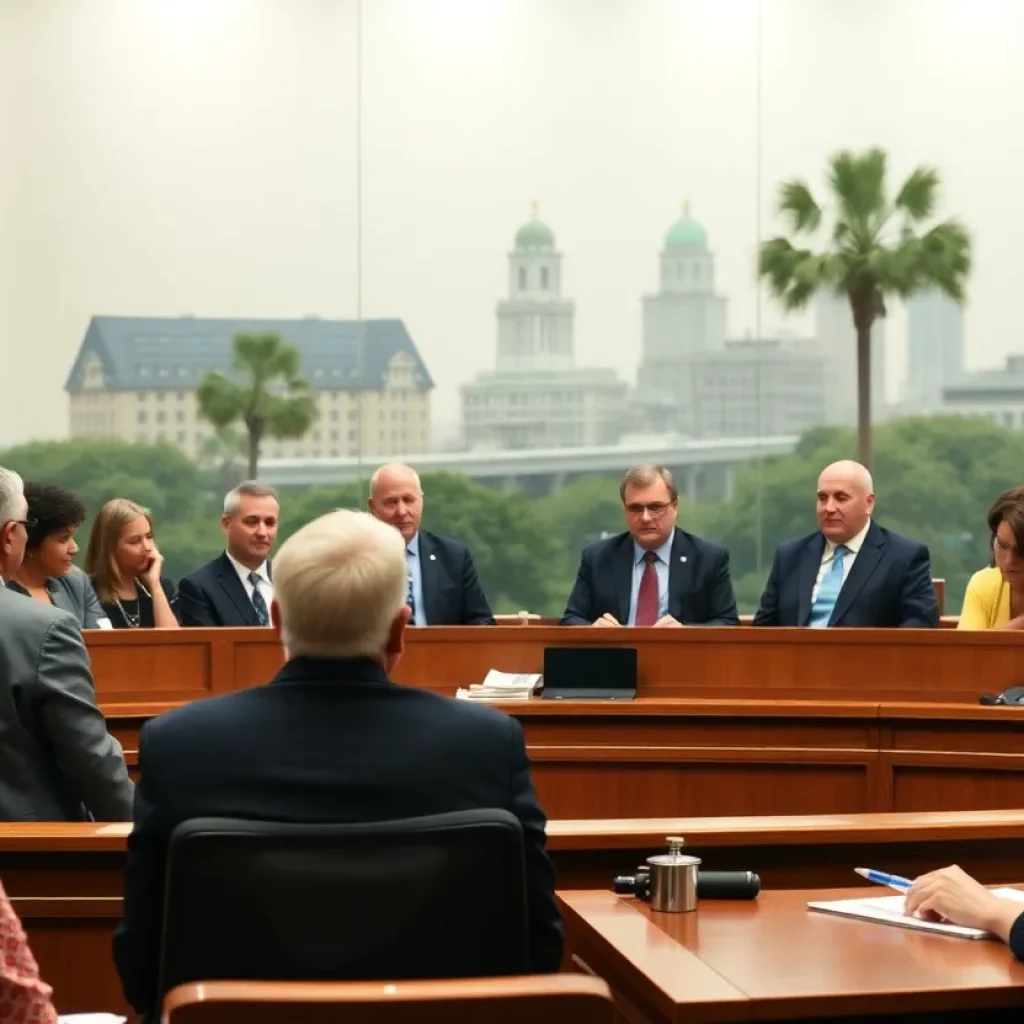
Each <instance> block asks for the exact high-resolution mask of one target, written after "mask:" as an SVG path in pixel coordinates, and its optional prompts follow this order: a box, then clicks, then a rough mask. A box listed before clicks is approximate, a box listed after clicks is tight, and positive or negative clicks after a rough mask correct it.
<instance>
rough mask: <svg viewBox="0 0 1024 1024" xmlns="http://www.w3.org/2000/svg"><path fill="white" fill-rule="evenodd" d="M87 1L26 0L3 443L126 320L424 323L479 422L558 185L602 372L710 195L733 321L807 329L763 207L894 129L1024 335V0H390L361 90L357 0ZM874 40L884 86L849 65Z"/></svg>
mask: <svg viewBox="0 0 1024 1024" xmlns="http://www.w3.org/2000/svg"><path fill="white" fill-rule="evenodd" d="M82 6H84V5H70V4H56V3H53V4H32V5H25V4H20V3H17V2H15V0H0V40H3V41H2V42H0V57H2V58H3V59H2V60H0V124H2V125H3V127H4V129H6V130H5V131H4V137H5V138H7V139H9V140H10V159H9V160H8V161H6V162H5V166H4V168H3V170H2V171H0V212H2V215H3V223H4V224H5V227H6V230H5V231H4V232H3V234H2V237H0V268H3V270H4V273H3V274H0V278H2V283H0V317H2V320H0V322H2V323H3V324H4V325H5V329H4V335H3V341H2V342H0V345H2V353H3V357H4V359H5V368H6V369H7V371H8V372H6V373H5V374H4V375H3V377H4V382H3V383H0V438H2V439H3V443H14V442H15V441H19V440H23V439H25V438H27V437H30V436H40V437H54V436H62V434H63V426H64V424H65V423H66V405H64V401H65V400H64V398H63V396H62V394H61V392H60V388H61V385H62V383H63V378H64V376H65V375H66V373H67V369H68V367H69V366H70V364H71V361H72V359H73V356H74V352H75V350H76V349H77V347H78V345H79V344H80V342H81V339H82V336H83V334H84V331H85V328H86V325H87V323H88V321H89V318H90V317H91V316H92V315H102V314H122V315H140V316H178V315H181V314H184V313H193V314H195V315H197V316H210V317H216V316H244V317H281V318H289V317H302V316H305V315H309V314H311V313H317V314H319V315H321V316H322V317H324V318H338V319H348V320H350V319H354V318H355V317H356V316H357V315H361V316H362V317H364V318H367V319H369V318H380V317H396V318H401V319H402V320H403V321H404V322H405V323H406V324H407V325H408V328H409V330H410V333H411V334H412V335H413V336H414V337H415V338H416V339H417V342H418V344H419V345H420V347H421V350H422V353H423V357H424V359H425V361H426V363H427V365H428V366H429V367H430V370H431V373H432V374H433V376H434V377H435V378H436V379H437V380H438V382H439V385H440V386H439V388H438V392H437V393H436V395H435V397H434V400H433V415H434V419H435V421H446V420H449V421H454V420H457V419H458V389H459V386H460V384H462V383H464V382H465V381H467V380H469V379H471V378H472V377H473V375H474V374H475V373H477V372H479V371H481V370H485V369H487V368H488V366H490V365H492V361H493V353H494V348H493V307H494V301H495V299H496V298H497V297H498V296H500V295H501V294H502V285H503V281H504V275H505V258H504V257H505V254H506V253H507V251H508V248H509V246H510V243H511V240H512V236H513V233H514V231H515V227H516V225H518V224H520V223H522V222H523V220H525V219H526V217H527V215H528V213H529V207H530V203H531V201H533V200H537V201H538V202H539V204H540V215H541V217H542V218H543V219H544V220H545V221H547V222H548V223H550V224H551V226H552V228H553V229H554V231H555V232H556V234H557V237H558V243H559V248H560V250H561V251H562V252H563V253H565V255H566V257H567V270H566V280H565V282H564V290H565V292H566V294H570V295H572V296H573V298H574V299H575V301H576V303H577V315H576V337H577V359H578V361H579V362H580V363H581V364H586V365H592V366H608V367H610V368H612V369H614V370H616V371H617V372H619V373H621V374H622V375H623V376H624V377H625V378H626V379H627V380H628V381H629V382H630V383H633V382H634V381H635V377H636V366H637V363H638V355H639V346H640V339H641V331H640V327H641V297H642V296H643V295H644V294H648V293H650V292H651V291H652V290H653V288H654V286H655V284H656V281H657V249H658V243H659V240H660V238H661V236H662V234H663V233H664V231H665V229H666V227H667V226H668V224H670V223H671V221H672V220H673V218H674V217H675V216H677V215H678V210H679V208H680V204H681V202H682V201H683V200H685V199H686V198H689V199H690V201H691V212H692V215H693V216H694V217H695V218H697V219H698V220H699V221H700V222H701V223H702V224H704V225H705V226H706V227H707V230H708V232H709V234H710V236H711V248H712V250H713V251H714V254H715V258H716V262H717V266H718V290H719V291H720V293H721V294H724V295H727V296H728V297H729V300H730V314H729V322H728V328H727V333H728V336H729V337H731V338H742V337H744V336H746V335H748V334H749V335H751V336H760V337H766V338H767V337H773V336H778V334H779V332H780V330H784V329H785V330H788V331H790V332H791V333H797V334H800V335H803V336H809V335H810V334H811V333H812V330H811V328H810V323H811V319H810V314H808V315H807V316H805V317H798V318H793V319H791V320H787V319H785V318H783V317H782V316H781V314H780V312H779V310H778V309H777V308H776V307H775V306H774V305H773V304H772V303H771V302H770V301H768V300H767V299H766V298H764V296H763V294H761V292H760V290H759V288H758V287H757V284H756V281H755V275H754V266H755V253H756V247H757V242H758V238H759V233H758V230H757V227H758V223H759V222H758V207H760V229H761V230H760V237H762V238H763V237H767V236H770V235H771V234H773V233H775V232H776V225H775V221H774V217H773V214H772V209H773V205H774V196H775V191H776V189H777V187H778V183H779V182H780V181H782V180H785V179H788V178H791V177H793V176H799V175H802V176H806V177H807V178H808V179H809V180H810V181H811V182H812V184H813V185H814V186H815V188H816V189H820V182H821V178H822V175H823V172H824V167H825V161H826V159H827V157H828V155H829V154H830V153H832V152H833V151H835V150H837V149H840V148H860V147H862V146H866V145H871V144H878V145H881V146H883V147H884V148H886V149H888V150H889V151H890V153H891V154H892V165H893V166H892V173H893V176H894V179H898V178H899V177H900V176H901V175H902V174H904V173H905V172H906V171H907V170H909V169H910V168H911V167H913V166H915V165H917V164H920V163H928V164H934V165H935V166H937V167H938V169H939V171H940V173H941V175H942V180H943V185H944V189H943V197H942V205H941V209H940V211H939V212H940V215H941V216H947V215H949V216H957V217H960V218H961V219H963V220H964V221H965V222H966V223H967V224H968V226H969V227H970V229H971V231H972V235H973V237H974V242H975V266H976V269H975V272H974V274H973V275H972V279H971V282H970V301H969V304H968V306H967V308H966V311H965V330H966V334H967V337H968V344H967V364H968V367H969V368H973V367H977V366H985V365H995V364H998V363H999V362H1000V361H1001V360H1002V358H1003V357H1004V356H1005V355H1007V354H1009V353H1010V352H1012V351H1014V350H1015V349H1018V348H1020V347H1021V345H1020V342H1019V341H1018V339H1017V338H1016V337H1015V336H1014V332H1013V331H1012V330H1009V331H1008V330H1006V329H1005V328H1004V327H1003V326H1002V325H1003V322H1004V321H1008V322H1010V323H1012V320H1010V319H1009V314H1008V309H1009V307H1008V301H1009V300H1008V298H1007V297H1008V296H1010V295H1012V294H1013V288H1014V282H1013V269H1012V266H1011V264H1010V261H1008V260H1006V259H1005V258H1004V256H1003V254H1004V253H1006V252H1009V251H1012V250H1011V245H1012V244H1013V242H1014V240H1015V232H1014V230H1013V229H1014V227H1015V226H1016V221H1017V220H1019V219H1020V216H1018V215H1015V214H1014V213H1013V212H1012V211H1011V212H1010V214H1009V215H1008V214H1007V213H1006V210H1005V203H1004V201H1003V198H1002V197H1003V196H1004V195H1006V194H1012V188H1013V180H1012V179H1013V174H1014V168H1015V167H1016V166H1018V165H1019V163H1018V161H1019V157H1020V156H1021V155H1024V142H1022V141H1021V140H1020V139H1019V138H1017V137H1016V135H1015V133H1013V132H992V131H991V130H990V129H991V125H992V123H993V118H980V117H978V116H976V115H977V111H979V110H981V109H986V110H987V109H989V108H990V107H991V106H992V98H993V97H997V100H996V103H995V113H994V115H993V117H994V119H995V121H996V122H999V121H1000V120H1001V119H1002V120H1005V118H1006V114H1005V113H1001V112H1004V111H1005V112H1007V113H1008V112H1009V111H1011V110H1014V109H1016V108H1017V107H1018V106H1019V102H1020V100H1021V99H1024V76H1022V74H1021V73H1020V71H1019V70H1018V69H1017V68H1016V61H1015V57H1014V54H1013V47H1012V45H1011V40H1012V39H1014V38H1019V35H1020V30H1021V29H1024V11H1022V10H1020V9H1018V8H1017V7H1015V6H1014V5H1012V4H1010V3H1006V2H1003V3H1000V2H997V0H991V2H989V3H987V4H967V3H966V2H959V0H956V2H954V0H943V2H934V3H928V5H927V15H925V13H924V12H925V10H926V8H925V4H924V2H920V0H902V2H901V3H900V4H887V3H884V2H881V0H869V2H865V3H862V4H859V5H856V9H854V8H851V7H850V5H847V4H842V3H839V2H837V0H817V2H808V0H779V2H773V3H771V4H763V5H761V31H760V40H759V38H758V33H757V16H756V15H757V10H758V6H759V5H758V4H757V3H756V2H755V0H728V2H717V0H716V2H714V3H712V2H710V0H708V2H697V0H690V2H687V0H677V2H675V0H674V2H668V0H637V2H634V3H632V4H624V3H620V2H618V0H606V2H602V3H600V4H597V3H583V2H581V0H550V2H545V3H541V2H529V0H522V2H519V3H516V4H512V3H509V2H499V0H494V2H492V3H486V4H485V3H479V4H467V3H465V2H455V0H432V2H431V3H413V2H408V0H375V2H374V3H373V4H364V10H363V22H362V58H363V71H362V79H361V88H360V89H359V90H357V89H356V84H357V83H356V74H355V64H354V58H355V55H356V39H357V33H356V19H355V15H356V5H355V4H354V3H353V2H348V0H338V2H331V0H315V2H314V0H289V2H287V3H284V2H278V0H260V2H259V3H258V4H248V5H244V6H245V13H243V5H242V4H240V3H238V2H228V0H205V2H204V3H198V2H194V0H181V3H179V4H175V5H169V4H163V3H157V2H156V0H146V2H143V3H126V2H122V0H94V2H93V3H90V5H89V11H88V13H85V12H83V10H82ZM243 26H244V27H243ZM5 47H6V48H8V49H7V50H4V49H3V48H5ZM863 52H871V53H872V55H873V59H872V74H871V76H870V78H869V79H864V78H863V76H857V75H846V76H844V75H837V74H836V67H841V66H845V65H844V62H847V61H852V60H853V59H854V58H855V57H856V56H857V55H858V54H861V53H863ZM758 66H760V78H758V77H757V73H756V72H757V67H758ZM908 66H912V67H913V68H914V71H915V73H914V74H913V75H907V74H906V73H905V72H906V69H907V67H908ZM513 70H514V71H515V74H510V72H511V71H513ZM809 80H813V81H817V82H819V83H820V85H819V88H818V89H816V90H808V89H807V88H806V83H807V81H809ZM865 100H867V102H865ZM359 103H361V104H362V106H361V111H362V137H361V148H360V146H359V145H358V143H359V141H360V140H359V139H358V137H357V135H356V127H357V118H356V111H357V105H358V104H359ZM826 113H827V116H826ZM758 139H759V140H760V148H759V147H758ZM758 170H759V171H760V173H758ZM357 171H359V172H361V174H362V182H363V186H362V192H361V194H360V193H357V191H356V179H357ZM357 196H358V197H359V203H358V208H357ZM360 224H361V227H362V242H361V246H360V245H359V242H358V229H359V226H360ZM905 320H906V317H905V312H904V311H903V310H902V309H900V308H897V309H895V310H894V316H893V317H892V318H891V319H890V321H889V323H888V330H887V335H888V340H889V345H888V347H887V353H886V371H887V372H886V377H887V378H888V381H889V387H888V388H887V392H888V396H889V397H890V398H894V397H896V395H897V394H898V387H899V384H900V382H901V381H902V379H903V376H904V374H903V369H904V366H905V352H906V349H905V344H904V338H905V334H906V325H905ZM26 382H28V383H27V384H26ZM58 403H60V404H59V405H58Z"/></svg>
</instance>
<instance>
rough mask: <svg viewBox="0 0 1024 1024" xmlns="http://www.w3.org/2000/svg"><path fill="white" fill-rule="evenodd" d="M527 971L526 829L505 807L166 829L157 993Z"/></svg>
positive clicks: (197, 823)
mask: <svg viewBox="0 0 1024 1024" xmlns="http://www.w3.org/2000/svg"><path fill="white" fill-rule="evenodd" d="M529 969H530V963H529V939H528V930H527V910H526V878H525V869H524V862H523V834H522V827H521V826H520V824H519V822H518V820H517V819H516V818H515V816H514V815H512V814H509V813H508V812H507V811H503V810H475V811H458V812H454V813H451V814H438V815H431V816H429V817H423V818H409V819H406V820H404V821H382V822H375V823H370V824H353V825H294V824H283V823H280V822H260V821H241V820H232V819H227V818H197V819H194V820H192V821H186V822H183V823H182V824H181V825H179V826H178V827H177V828H176V829H175V830H174V833H173V834H172V836H171V843H170V851H169V855H168V862H167V885H166V896H165V906H164V930H163V941H162V949H161V958H160V998H161V999H162V998H163V996H164V995H165V994H166V993H167V992H169V991H170V990H171V989H172V988H174V987H175V986H176V985H180V984H183V983H185V982H192V981H205V980H224V979H231V980H264V981H317V980H319V981H328V980H330V981H358V980H365V981H377V980H382V979H391V980H398V979H417V978H453V977H487V976H498V975H508V974H525V973H527V972H528V971H529Z"/></svg>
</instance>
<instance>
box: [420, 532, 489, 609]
mask: <svg viewBox="0 0 1024 1024" xmlns="http://www.w3.org/2000/svg"><path fill="white" fill-rule="evenodd" d="M419 558H420V574H421V576H422V579H423V605H424V610H425V612H426V616H427V625H428V626H493V625H494V616H493V615H492V614H491V606H490V605H489V604H488V603H487V595H486V594H484V588H483V587H482V586H481V585H480V579H479V577H478V576H477V574H476V566H475V565H474V564H473V556H472V554H470V551H469V548H467V547H466V545H465V544H460V543H459V542H458V541H457V540H449V539H448V538H447V537H438V536H437V534H434V533H427V532H426V531H425V530H420V544H419Z"/></svg>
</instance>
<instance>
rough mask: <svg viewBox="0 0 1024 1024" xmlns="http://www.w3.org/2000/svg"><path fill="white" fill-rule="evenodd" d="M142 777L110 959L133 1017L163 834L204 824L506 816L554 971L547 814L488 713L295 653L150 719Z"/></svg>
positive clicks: (515, 736) (504, 728)
mask: <svg viewBox="0 0 1024 1024" xmlns="http://www.w3.org/2000/svg"><path fill="white" fill-rule="evenodd" d="M139 769H140V772H141V776H142V777H141V781H140V782H139V785H138V788H137V791H136V797H135V827H134V829H133V831H132V834H131V836H130V838H129V840H128V859H127V863H126V865H125V879H124V916H123V918H122V920H121V923H120V924H119V925H118V927H117V931H116V932H115V935H114V960H115V962H116V964H117V969H118V972H119V973H120V975H121V981H122V983H123V985H124V991H125V996H126V997H127V999H128V1002H129V1003H131V1004H132V1005H133V1006H134V1007H135V1009H136V1010H138V1011H139V1012H140V1013H149V1012H153V1011H156V1010H158V1009H159V1007H158V1005H157V973H158V957H159V953H160V933H161V927H162V921H161V915H162V908H163V898H164V871H165V865H166V857H167V846H168V839H169V837H170V834H171V832H172V830H173V829H174V827H175V826H176V825H178V824H179V823H180V822H182V821H185V820H187V819H190V818H197V817H202V816H206V815H212V816H215V817H228V818H250V819H251V818H257V819H263V820H269V821H287V822H338V823H344V822H368V821H386V820H392V819H400V818H410V817H419V816H421V815H427V814H441V813H444V812H447V811H458V810H472V809H483V808H493V807H500V808H504V809H506V810H509V811H511V813H513V814H514V815H515V816H516V817H517V818H518V819H519V821H520V822H521V823H522V826H523V835H524V840H525V855H526V877H527V891H528V898H529V915H530V921H529V929H530V931H529V934H530V944H531V959H532V964H531V967H532V969H533V970H534V971H540V972H551V971H557V970H558V969H559V967H560V964H561V957H562V924H561V919H560V917H559V913H558V910H557V908H556V905H555V901H554V882H555V875H554V869H553V867H552V864H551V862H550V860H549V859H548V855H547V853H546V851H545V848H544V847H545V826H546V823H547V822H546V818H545V816H544V812H543V811H542V810H541V809H540V807H539V806H538V804H537V798H536V796H535V794H534V790H533V784H532V782H531V780H530V766H529V761H528V759H527V756H526V747H525V744H524V742H523V732H522V728H521V727H520V725H519V723H518V722H517V721H516V720H515V719H514V718H511V717H509V716H507V715H504V714H502V713H501V712H499V711H497V710H496V709H495V708H488V707H482V706H480V705H477V704H473V703H471V702H470V701H457V700H453V699H450V698H447V697H441V696H439V695H437V694H435V693H430V692H428V691H426V690H418V689H414V688H412V687H406V686H398V685H396V684H394V683H392V682H391V681H390V680H389V679H388V677H387V674H386V673H385V672H384V669H383V668H382V667H381V666H380V665H379V664H377V663H376V662H373V661H370V660H368V659H361V658H360V659H352V660H341V659H333V660H332V659H314V658H295V659H292V660H291V661H289V662H288V663H287V664H286V665H285V666H284V667H283V668H282V669H281V671H280V672H279V673H278V674H277V677H276V678H275V679H274V680H273V681H272V682H271V683H270V685H269V686H262V687H255V688H253V689H248V690H240V691H238V692H237V693H231V694H227V695H225V696H222V697H214V698H211V699H209V700H203V701H197V702H195V703H194V704H188V705H185V706H184V707H181V708H177V709H176V710H174V711H171V712H169V713H168V714H165V715H162V716H161V717H159V718H156V719H153V720H151V721H150V722H148V723H147V724H146V725H145V726H144V728H143V730H142V733H141V735H140V737H139Z"/></svg>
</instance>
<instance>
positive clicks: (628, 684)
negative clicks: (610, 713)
mask: <svg viewBox="0 0 1024 1024" xmlns="http://www.w3.org/2000/svg"><path fill="white" fill-rule="evenodd" d="M543 693H544V699H545V700H632V698H633V697H635V696H636V648H635V647H546V648H544V691H543Z"/></svg>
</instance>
